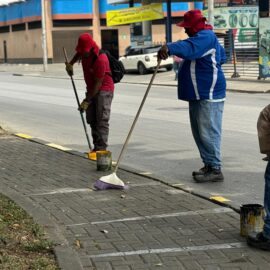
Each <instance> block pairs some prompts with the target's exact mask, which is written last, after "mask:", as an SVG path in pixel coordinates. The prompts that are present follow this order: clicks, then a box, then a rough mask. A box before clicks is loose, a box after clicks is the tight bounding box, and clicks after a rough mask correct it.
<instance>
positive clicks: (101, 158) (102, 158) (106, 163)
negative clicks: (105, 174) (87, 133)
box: [96, 150, 112, 171]
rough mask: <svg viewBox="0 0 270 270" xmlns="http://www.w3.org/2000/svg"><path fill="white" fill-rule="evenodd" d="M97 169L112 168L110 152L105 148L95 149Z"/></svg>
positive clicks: (105, 169)
mask: <svg viewBox="0 0 270 270" xmlns="http://www.w3.org/2000/svg"><path fill="white" fill-rule="evenodd" d="M96 153H97V170H98V171H110V170H111V169H112V153H111V152H110V151H107V150H102V151H97V152H96Z"/></svg>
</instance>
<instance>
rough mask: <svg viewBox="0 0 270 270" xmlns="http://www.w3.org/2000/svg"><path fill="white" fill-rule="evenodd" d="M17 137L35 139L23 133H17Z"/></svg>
mask: <svg viewBox="0 0 270 270" xmlns="http://www.w3.org/2000/svg"><path fill="white" fill-rule="evenodd" d="M15 135H16V136H18V137H21V138H23V139H32V138H33V137H32V136H30V135H27V134H23V133H16V134H15Z"/></svg>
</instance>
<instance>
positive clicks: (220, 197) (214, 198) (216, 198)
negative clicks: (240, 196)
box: [210, 196, 230, 202]
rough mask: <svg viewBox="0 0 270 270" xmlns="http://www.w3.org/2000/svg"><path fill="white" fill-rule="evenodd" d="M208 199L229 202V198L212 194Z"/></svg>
mask: <svg viewBox="0 0 270 270" xmlns="http://www.w3.org/2000/svg"><path fill="white" fill-rule="evenodd" d="M210 200H213V201H217V202H230V200H229V199H226V198H224V197H222V196H212V197H210Z"/></svg>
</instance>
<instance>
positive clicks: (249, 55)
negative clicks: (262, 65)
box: [218, 29, 259, 79]
mask: <svg viewBox="0 0 270 270" xmlns="http://www.w3.org/2000/svg"><path fill="white" fill-rule="evenodd" d="M218 38H219V41H220V43H221V44H222V45H223V46H224V48H225V51H226V56H227V63H226V64H224V65H223V66H222V68H223V71H224V73H225V76H226V77H230V78H239V77H240V78H249V79H258V77H259V62H258V61H259V34H258V29H242V30H241V29H240V30H239V29H238V30H237V31H236V30H229V31H227V32H226V34H223V35H219V37H218Z"/></svg>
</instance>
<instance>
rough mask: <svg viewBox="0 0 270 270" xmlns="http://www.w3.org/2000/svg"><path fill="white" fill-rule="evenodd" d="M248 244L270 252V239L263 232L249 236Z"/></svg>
mask: <svg viewBox="0 0 270 270" xmlns="http://www.w3.org/2000/svg"><path fill="white" fill-rule="evenodd" d="M247 243H248V245H250V246H252V247H255V248H259V249H263V250H269V251H270V239H268V238H266V237H265V236H264V235H263V233H262V232H260V233H257V234H252V235H249V236H248V237H247Z"/></svg>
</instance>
